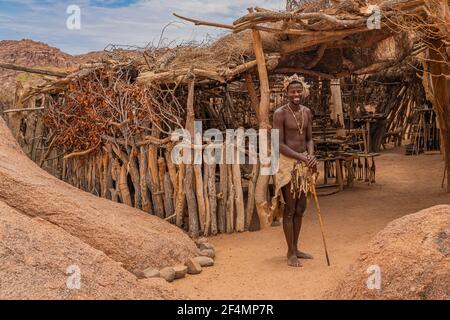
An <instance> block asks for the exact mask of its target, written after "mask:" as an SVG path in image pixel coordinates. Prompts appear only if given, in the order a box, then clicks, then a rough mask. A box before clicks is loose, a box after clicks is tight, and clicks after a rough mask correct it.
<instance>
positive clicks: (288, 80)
mask: <svg viewBox="0 0 450 320" xmlns="http://www.w3.org/2000/svg"><path fill="white" fill-rule="evenodd" d="M293 83H299V84H301V85H302V87H303V88H304V89H305V90H307V89H309V85H307V84H306V82H305V79H304V78H303V77H299V76H298V74H294V75H292V76H290V77H285V78H284V90H285V91H286V90H287V89H288V87H289V86H290V85H291V84H293Z"/></svg>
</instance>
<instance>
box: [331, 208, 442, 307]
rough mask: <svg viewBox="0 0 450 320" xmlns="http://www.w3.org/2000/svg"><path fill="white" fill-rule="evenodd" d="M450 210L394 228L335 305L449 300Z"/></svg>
mask: <svg viewBox="0 0 450 320" xmlns="http://www.w3.org/2000/svg"><path fill="white" fill-rule="evenodd" d="M449 270H450V206H449V205H441V206H436V207H432V208H429V209H425V210H422V211H420V212H418V213H415V214H411V215H407V216H404V217H402V218H400V219H397V220H395V221H393V222H391V223H390V224H389V225H388V226H387V227H386V228H385V229H384V230H382V231H381V232H380V233H378V235H377V236H375V238H374V239H373V240H372V241H371V242H370V244H369V246H368V248H367V249H366V250H365V251H364V252H363V253H362V254H361V256H360V257H359V259H358V260H357V261H356V263H354V264H353V265H352V266H351V268H350V270H349V271H348V273H347V275H346V276H345V277H344V279H343V280H342V281H341V282H340V283H339V284H338V286H337V288H336V289H335V290H334V291H333V292H331V293H329V296H330V297H331V298H333V299H396V300H405V299H412V300H417V299H426V300H428V299H442V300H444V299H449V298H450V295H449V294H450V281H449Z"/></svg>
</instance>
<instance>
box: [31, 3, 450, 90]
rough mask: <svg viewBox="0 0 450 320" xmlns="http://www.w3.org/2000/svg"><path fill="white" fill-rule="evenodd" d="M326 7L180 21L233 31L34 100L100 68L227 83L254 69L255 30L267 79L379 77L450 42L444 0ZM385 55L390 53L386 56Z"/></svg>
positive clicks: (107, 64) (87, 68)
mask: <svg viewBox="0 0 450 320" xmlns="http://www.w3.org/2000/svg"><path fill="white" fill-rule="evenodd" d="M376 2H377V3H378V7H374V6H373V5H370V4H368V3H367V2H365V1H350V0H344V1H333V5H332V6H330V7H327V6H325V5H324V4H323V3H324V2H323V1H322V2H321V1H316V2H313V3H306V4H304V5H303V6H301V7H300V8H299V9H297V10H295V11H292V12H276V11H271V10H267V9H263V8H258V7H257V8H253V9H249V13H248V14H247V15H245V16H243V17H241V18H239V19H237V20H236V21H235V22H234V23H233V24H232V25H226V24H221V23H216V22H208V21H202V20H197V19H191V18H186V17H182V16H180V15H177V14H176V16H177V17H179V18H182V19H185V20H188V21H191V22H193V23H195V24H197V25H209V26H214V27H220V28H225V29H228V30H230V31H232V33H231V34H229V35H226V36H224V37H222V38H220V39H218V40H217V41H215V42H213V43H210V44H207V45H201V46H199V45H194V44H190V45H183V46H179V47H175V48H164V49H161V48H150V49H148V50H146V51H144V52H141V56H142V58H140V59H139V58H135V57H136V55H133V58H130V56H129V55H128V56H126V55H124V54H122V55H121V56H122V57H123V59H119V60H117V55H114V57H115V60H109V61H107V60H103V61H100V62H98V63H94V64H88V65H83V66H82V67H81V70H80V71H78V72H76V73H74V74H71V75H69V76H68V77H66V78H62V79H58V80H56V81H50V82H48V83H46V84H43V85H41V86H40V87H39V88H35V89H34V90H33V91H32V92H31V93H30V94H29V95H28V97H29V96H30V95H35V94H38V93H42V92H44V93H45V92H58V91H59V90H60V89H61V88H63V87H65V86H66V85H68V84H69V83H71V82H72V81H73V80H75V79H78V78H80V77H84V76H86V75H88V74H89V73H90V72H93V71H95V70H98V69H103V68H106V69H110V68H112V69H114V68H116V69H117V68H118V67H121V66H123V65H133V66H134V67H135V68H136V72H137V73H138V77H137V80H138V82H139V83H142V84H148V83H153V84H155V83H179V82H180V81H182V80H183V78H184V77H185V76H186V74H187V73H188V71H189V70H190V71H191V72H192V73H194V74H195V75H196V77H197V80H198V82H199V83H200V84H201V83H208V84H209V83H218V84H220V83H227V82H228V83H229V82H232V81H234V80H239V79H241V78H243V77H244V75H245V74H246V73H247V72H249V71H254V70H256V61H255V55H254V52H253V47H252V31H251V30H259V31H260V32H261V38H262V43H263V49H264V52H265V54H266V59H267V68H268V69H269V72H270V73H275V74H277V73H281V74H289V73H301V74H305V75H310V76H314V77H321V78H324V79H332V78H339V77H343V76H348V75H350V74H370V73H376V72H378V71H380V70H383V69H385V68H388V67H391V66H393V65H395V64H396V63H397V62H401V61H402V60H404V59H405V58H406V57H407V56H410V55H417V54H419V53H420V52H422V51H424V50H426V48H427V44H426V42H423V41H420V40H421V39H422V38H427V39H428V38H430V37H433V38H445V39H450V37H449V33H448V32H447V31H448V24H447V23H446V22H445V21H444V20H442V18H441V16H442V13H440V12H439V10H440V3H441V1H440V0H433V1H424V0H415V1H404V0H386V1H376ZM377 12H379V13H380V15H381V20H380V28H379V29H377V28H375V29H370V28H368V22H367V21H368V19H370V17H373V15H374V14H376V13H377ZM386 53H388V54H386Z"/></svg>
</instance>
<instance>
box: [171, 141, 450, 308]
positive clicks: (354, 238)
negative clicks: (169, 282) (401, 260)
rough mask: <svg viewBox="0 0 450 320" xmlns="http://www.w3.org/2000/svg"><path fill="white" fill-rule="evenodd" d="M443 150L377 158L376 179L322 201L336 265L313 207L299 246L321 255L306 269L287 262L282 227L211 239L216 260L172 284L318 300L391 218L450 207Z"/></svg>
mask: <svg viewBox="0 0 450 320" xmlns="http://www.w3.org/2000/svg"><path fill="white" fill-rule="evenodd" d="M443 168H444V162H443V161H442V156H441V155H420V156H415V157H411V156H405V155H404V151H403V148H398V149H394V150H389V151H386V152H383V154H382V156H381V157H379V158H378V159H377V183H376V184H375V185H371V186H367V185H366V184H365V183H364V182H357V183H356V184H355V186H354V187H353V188H352V189H347V190H345V191H343V192H340V193H338V194H336V195H332V196H326V197H321V198H320V205H321V209H322V214H323V218H324V221H325V228H326V235H327V243H328V247H329V252H330V258H331V264H332V266H331V267H328V266H327V265H326V261H325V256H324V253H323V246H322V242H321V238H320V229H319V225H318V222H317V217H316V214H315V211H314V210H315V209H314V206H310V207H309V208H308V210H307V212H306V215H305V218H304V224H303V229H302V233H301V235H300V247H301V249H302V250H304V251H307V252H309V253H311V254H313V255H314V256H315V260H303V261H304V262H303V265H304V266H303V267H302V268H298V269H296V268H291V267H288V266H287V265H286V258H285V255H286V245H285V242H284V236H283V232H282V228H281V227H272V228H269V229H266V230H263V231H259V232H246V233H241V234H234V235H221V236H217V237H212V238H210V241H211V243H213V244H214V245H215V246H216V250H217V257H216V265H215V266H214V267H213V268H209V269H204V270H203V272H202V274H201V275H199V276H195V277H187V278H185V279H182V280H178V281H177V282H175V283H174V286H175V287H176V288H177V289H178V290H180V291H181V292H182V293H184V294H186V295H187V296H189V297H190V298H192V299H289V300H291V299H320V298H322V297H323V296H324V294H325V292H326V291H327V290H332V289H333V288H334V287H335V286H336V284H337V282H338V281H339V280H340V279H341V278H342V277H343V275H344V274H345V272H346V271H347V269H348V267H349V265H350V264H351V263H352V262H353V261H355V259H356V258H357V257H358V255H359V253H360V251H361V250H363V249H364V248H365V246H366V245H367V243H368V242H369V240H370V239H371V238H372V237H373V236H374V235H375V234H376V233H377V232H378V231H380V230H381V229H383V228H384V227H385V226H386V225H387V224H388V223H389V222H390V221H392V220H394V219H396V218H399V217H401V216H403V215H405V214H410V213H414V212H417V211H419V210H421V209H424V208H428V207H431V206H433V205H437V204H450V196H449V195H448V194H447V193H444V190H443V189H441V181H442V175H443V172H444V171H443Z"/></svg>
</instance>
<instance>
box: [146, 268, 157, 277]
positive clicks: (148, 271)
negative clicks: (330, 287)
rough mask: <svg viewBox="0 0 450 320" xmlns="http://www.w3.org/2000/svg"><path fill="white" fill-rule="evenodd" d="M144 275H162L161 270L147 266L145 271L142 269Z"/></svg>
mask: <svg viewBox="0 0 450 320" xmlns="http://www.w3.org/2000/svg"><path fill="white" fill-rule="evenodd" d="M142 275H143V277H144V278H146V279H149V278H159V276H160V274H159V270H157V269H155V268H147V269H145V270H144V271H142Z"/></svg>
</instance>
